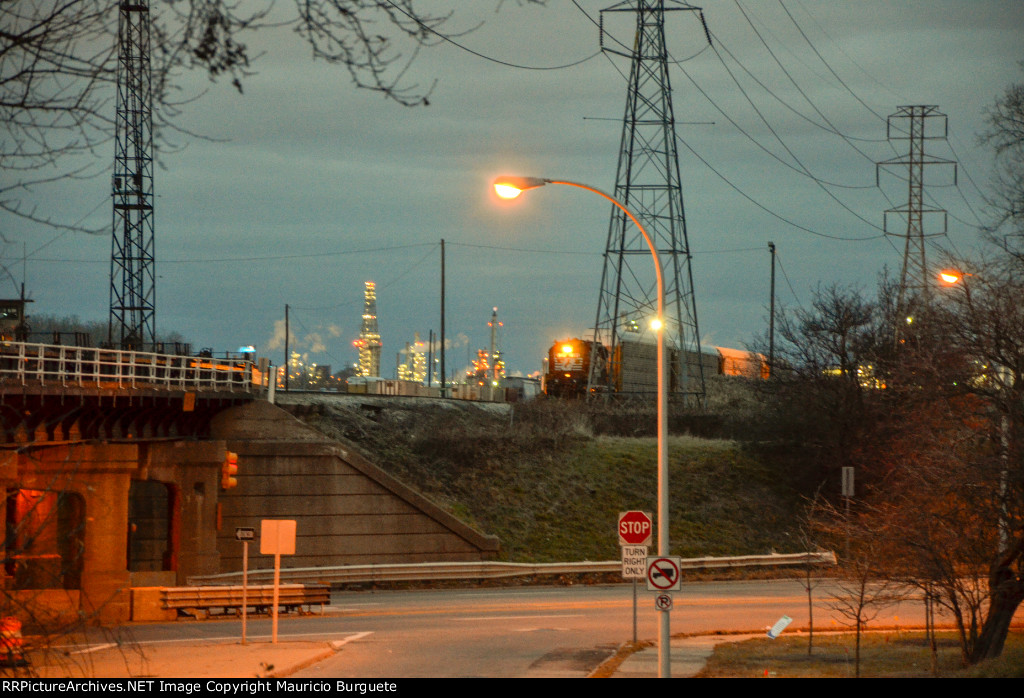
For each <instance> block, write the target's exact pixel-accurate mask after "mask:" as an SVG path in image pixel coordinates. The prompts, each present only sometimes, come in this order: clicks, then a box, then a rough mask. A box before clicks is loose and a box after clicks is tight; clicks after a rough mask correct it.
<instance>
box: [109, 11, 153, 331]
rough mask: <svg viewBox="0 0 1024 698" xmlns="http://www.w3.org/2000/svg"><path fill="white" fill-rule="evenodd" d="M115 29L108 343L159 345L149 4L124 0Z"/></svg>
mask: <svg viewBox="0 0 1024 698" xmlns="http://www.w3.org/2000/svg"><path fill="white" fill-rule="evenodd" d="M118 7H119V15H118V26H117V43H118V48H117V115H116V123H115V137H114V148H115V151H114V177H113V197H114V224H113V245H112V251H111V258H110V324H109V327H108V335H107V340H108V341H109V342H110V344H112V345H119V346H122V347H139V348H141V347H143V346H145V345H146V344H149V345H153V344H154V343H155V342H156V329H155V316H156V283H155V279H156V270H155V261H154V257H153V97H152V89H151V84H152V81H151V75H150V39H149V35H150V32H149V0H131V1H130V2H129V1H127V0H122V2H120V3H119V5H118Z"/></svg>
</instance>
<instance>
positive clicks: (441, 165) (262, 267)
mask: <svg viewBox="0 0 1024 698" xmlns="http://www.w3.org/2000/svg"><path fill="white" fill-rule="evenodd" d="M159 4H160V3H154V7H158V6H159ZM498 4H499V3H496V2H492V1H491V0H472V2H467V1H462V2H455V1H454V0H451V1H450V2H447V3H446V2H442V1H441V0H438V1H437V2H424V3H422V5H423V6H424V7H425V8H428V9H429V8H431V7H438V8H444V7H446V6H447V7H451V8H454V15H453V17H452V19H451V20H450V22H449V23H448V25H446V28H447V30H448V31H450V32H460V31H463V30H466V29H470V28H473V27H476V29H475V30H474V31H471V32H469V33H466V34H463V35H461V36H459V37H458V39H457V41H459V42H460V43H462V44H463V45H464V46H466V47H468V48H470V49H472V50H473V51H476V52H479V53H481V54H485V55H486V56H489V57H491V58H494V59H497V60H500V61H504V62H507V63H513V64H517V65H520V66H532V67H550V66H559V65H564V64H569V63H574V62H576V61H579V60H580V59H583V58H586V57H588V56H594V57H592V58H591V59H590V60H588V61H585V62H583V63H581V64H579V65H576V66H575V67H570V68H565V69H561V70H527V69H524V68H521V67H519V68H517V67H509V66H507V65H501V64H499V63H496V62H493V61H489V60H486V59H484V58H480V57H478V56H475V55H472V54H471V53H469V52H467V51H465V50H463V49H460V48H458V47H455V46H452V45H450V44H446V43H443V42H439V44H438V45H436V46H434V47H432V48H429V49H425V50H424V51H423V52H421V54H420V56H419V58H418V59H417V61H416V62H415V64H414V65H413V66H412V68H411V69H410V70H409V71H408V73H407V74H406V76H405V77H406V80H407V81H408V82H409V83H410V84H411V83H419V84H420V85H430V84H431V83H432V82H433V81H434V80H435V79H436V80H437V83H436V86H435V87H434V88H433V92H432V94H431V97H430V102H431V104H430V106H428V107H418V108H411V109H410V108H405V107H401V106H399V105H397V104H395V103H393V102H389V101H386V100H384V99H383V98H381V96H380V95H378V94H374V93H372V92H368V91H365V90H357V89H355V88H354V87H353V86H352V85H351V83H350V81H349V77H348V74H347V73H346V72H345V71H344V69H341V68H338V67H331V66H328V65H324V64H318V63H314V62H312V61H311V60H310V58H309V50H308V49H307V48H305V47H304V46H303V45H302V43H301V40H300V39H299V38H298V37H297V36H294V35H293V34H291V33H289V32H288V31H287V30H278V31H276V32H271V31H265V32H263V33H261V34H259V35H258V36H255V37H251V38H250V39H249V42H248V43H249V46H250V49H251V50H252V51H253V52H254V53H262V54H263V55H262V56H261V57H260V58H259V60H258V61H256V63H255V65H254V68H255V70H256V71H257V74H256V75H254V76H253V77H251V78H250V79H249V80H248V81H247V82H246V83H245V91H244V94H241V95H239V94H238V93H237V92H235V91H233V90H232V88H231V87H230V86H229V85H227V84H224V85H220V84H216V85H208V84H207V81H206V78H205V76H201V75H197V76H194V77H193V79H192V80H191V81H190V83H189V84H188V85H186V87H187V88H188V89H191V90H193V92H195V91H199V90H202V89H205V88H206V87H208V86H209V88H210V89H209V91H208V92H207V93H206V94H205V95H204V96H202V97H201V98H200V99H199V100H197V101H195V102H194V103H192V104H190V105H188V106H186V107H185V110H184V115H183V117H182V118H181V120H180V123H181V124H182V125H183V126H185V127H187V128H188V129H190V130H192V131H195V132H198V133H201V134H204V135H205V136H208V137H209V138H211V139H215V140H211V141H197V140H192V141H191V142H190V143H189V145H188V146H187V147H186V148H184V149H183V150H180V151H179V152H174V153H168V154H164V155H162V156H161V165H162V168H161V169H159V170H157V173H156V184H155V189H156V193H157V200H156V258H157V274H158V279H157V290H156V298H157V300H156V323H157V330H158V332H167V331H176V332H180V333H181V334H183V335H185V336H186V338H187V339H189V340H190V341H192V343H193V345H194V346H196V347H206V346H209V347H213V348H215V349H216V350H218V351H223V350H234V349H237V348H238V346H240V345H245V344H254V345H255V346H256V348H257V353H258V354H260V355H268V356H270V357H271V359H272V360H273V361H274V362H275V363H280V362H281V361H282V360H283V345H282V343H281V342H280V339H281V336H282V335H281V324H282V322H283V319H284V309H285V305H286V304H288V305H290V306H291V308H292V313H291V317H292V332H293V335H294V338H293V347H296V348H298V349H300V350H301V351H305V352H309V353H310V360H312V361H317V362H319V363H329V364H331V365H332V368H333V369H334V370H338V369H339V368H341V367H342V366H343V365H346V364H350V363H352V362H353V361H355V358H356V353H355V350H354V349H353V348H352V340H353V339H355V338H356V337H357V336H358V333H359V329H360V321H361V320H360V316H361V314H362V291H363V283H364V281H367V280H372V281H375V282H376V284H377V298H378V317H379V324H380V329H381V333H382V336H383V342H384V350H383V360H382V366H383V371H382V372H383V373H384V374H385V376H392V375H393V374H394V364H395V354H396V352H397V351H399V350H400V349H401V348H402V347H403V346H404V344H405V342H408V341H412V338H413V333H414V332H419V333H420V334H421V335H422V336H423V338H424V339H425V338H426V335H427V332H428V331H429V330H431V329H433V330H435V331H436V330H437V329H438V327H439V284H440V270H439V262H440V253H439V249H438V244H439V241H440V240H441V239H442V238H444V239H445V240H446V244H447V252H448V255H447V280H448V288H447V290H448V305H447V318H448V320H447V333H448V337H449V338H451V339H452V344H453V346H452V348H451V349H450V353H449V357H451V358H449V361H448V365H449V367H455V368H459V367H461V366H463V365H465V364H466V358H467V356H468V353H469V351H474V352H475V350H476V349H478V348H483V347H485V346H487V344H488V341H489V330H488V327H487V322H488V321H489V319H490V315H491V308H492V306H497V307H498V309H499V315H500V318H501V320H502V321H503V323H504V327H503V329H502V336H501V344H502V348H503V350H504V352H505V357H506V361H507V365H508V367H509V368H510V369H511V370H513V371H518V372H523V373H530V372H533V371H536V370H539V369H540V368H541V365H542V363H541V362H542V359H543V357H544V356H545V352H546V350H547V348H548V347H549V346H550V345H551V343H552V342H553V341H555V340H556V339H563V338H567V337H571V336H580V335H582V334H584V333H585V332H586V331H587V328H588V327H590V326H591V325H592V324H593V320H594V314H595V311H596V305H597V296H598V290H599V285H600V273H601V254H602V252H603V250H604V245H605V240H606V235H607V226H608V216H609V207H608V206H607V205H606V204H605V203H604V202H602V201H601V200H600V199H598V198H597V197H595V196H593V195H591V194H587V193H586V192H582V191H579V190H574V189H569V188H565V187H561V188H554V187H552V188H547V189H545V190H542V191H539V192H532V193H531V194H530V195H529V196H528V197H524V198H523V199H522V200H521V201H519V202H518V203H517V204H516V205H514V206H509V205H504V204H499V203H498V202H496V201H495V199H494V197H493V196H492V194H491V192H490V187H489V183H490V181H491V179H492V178H493V177H494V176H496V175H498V174H504V173H516V174H529V175H538V176H545V177H564V178H567V179H573V180H578V181H582V182H586V183H588V184H591V185H593V186H596V187H599V188H603V189H606V190H608V191H610V190H611V189H612V188H613V187H614V177H615V169H616V158H617V148H618V144H619V139H620V135H621V117H622V112H623V107H624V100H625V93H626V79H625V78H624V77H623V76H624V75H628V68H629V66H628V62H627V61H625V59H622V58H618V57H614V56H612V57H610V58H609V57H608V56H605V55H594V54H598V52H599V47H598V31H597V28H596V26H595V24H594V23H593V22H592V21H591V20H590V19H588V16H587V14H589V16H590V18H593V19H595V20H596V18H597V17H598V11H599V10H600V9H602V8H604V7H607V6H609V5H611V4H612V2H611V0H601V1H596V0H578V5H579V6H580V7H581V8H582V10H585V11H586V13H587V14H584V12H583V11H582V10H581V9H580V8H579V7H576V6H575V4H574V3H572V2H569V1H568V0H550V2H549V3H548V6H547V7H537V6H533V5H519V4H517V3H515V2H508V1H506V2H503V3H500V5H501V7H500V11H499V12H497V13H496V12H495V7H496V6H497V5H498ZM703 8H704V14H705V18H706V20H707V25H708V28H709V29H710V31H711V33H712V35H713V38H714V40H715V41H714V47H713V48H708V47H707V41H706V39H705V38H704V32H703V29H702V27H701V25H700V22H699V20H698V19H697V18H696V17H695V16H693V14H692V13H687V12H677V13H672V14H671V16H670V17H669V18H668V20H667V30H668V34H669V39H668V44H669V46H668V49H669V52H670V54H671V55H672V57H673V59H674V60H675V61H677V62H678V63H677V64H674V65H673V66H672V68H671V80H672V88H673V95H674V101H675V115H676V119H677V121H678V124H677V133H678V135H679V137H680V139H681V142H682V144H681V145H680V154H679V157H680V169H681V173H682V182H683V190H684V199H685V207H686V218H687V227H688V231H689V242H690V246H691V249H692V251H693V253H694V254H693V261H692V265H693V276H694V287H695V294H696V299H697V314H698V321H699V324H700V330H701V334H702V341H703V343H705V344H710V345H721V346H728V347H738V348H742V347H744V346H745V345H747V344H748V343H749V342H750V341H751V339H752V338H753V337H754V336H755V335H758V334H760V333H762V332H764V330H765V327H766V322H767V319H766V318H767V305H768V289H769V271H770V267H769V255H768V250H767V243H768V241H769V240H771V241H774V242H775V244H776V245H777V249H778V260H779V263H780V272H779V277H778V284H777V295H778V299H779V301H780V302H781V303H782V304H783V305H786V306H796V305H799V304H807V303H808V302H809V300H810V298H811V293H812V290H813V289H814V288H815V287H816V286H817V285H818V284H830V283H833V282H838V283H843V284H853V283H860V284H861V285H863V286H865V287H869V288H870V287H871V286H873V284H874V282H875V279H876V277H877V275H878V273H879V272H880V271H881V270H882V269H883V267H885V266H888V267H889V268H890V269H892V270H895V271H897V272H898V270H899V266H900V262H901V253H902V244H901V240H900V239H899V238H893V237H889V238H888V239H887V238H886V237H885V236H883V235H882V234H881V230H880V227H881V225H882V215H883V211H884V210H885V209H887V208H891V207H893V206H894V205H895V206H899V205H901V204H904V203H905V202H906V184H905V182H903V181H902V180H900V179H899V178H898V177H897V176H895V175H891V176H883V178H882V186H881V189H879V188H876V187H875V169H876V168H875V166H874V164H873V162H875V161H880V160H884V159H887V158H892V157H894V155H895V154H896V153H894V151H893V150H892V149H891V147H890V146H889V144H888V143H887V142H886V141H885V137H886V124H885V117H886V116H887V115H889V114H891V113H893V112H894V111H896V108H897V107H898V106H903V105H936V106H938V107H939V109H940V110H941V111H942V112H943V113H945V114H946V115H948V124H949V134H950V138H949V141H948V143H947V142H943V141H930V142H929V143H928V152H930V153H931V154H933V155H935V156H938V157H942V158H949V159H955V160H957V161H958V162H959V165H960V170H959V179H958V186H950V184H951V179H952V178H951V176H950V174H951V173H950V171H949V170H948V169H943V168H934V171H933V172H930V173H929V182H933V183H934V185H935V186H930V187H928V189H927V194H926V196H927V199H928V202H929V203H930V204H931V205H934V206H938V207H942V208H945V209H947V210H948V211H949V213H950V218H949V234H948V236H947V237H945V238H934V239H933V240H932V241H933V242H934V243H935V245H941V246H946V247H953V248H955V249H958V250H960V251H962V252H965V253H966V252H969V251H970V250H971V249H972V247H974V246H975V244H976V242H977V226H978V225H979V223H980V222H981V221H983V220H985V218H986V214H985V210H984V204H983V201H982V198H981V193H980V192H979V188H980V190H981V192H984V191H985V189H986V188H987V186H988V181H989V167H990V162H991V159H990V154H989V153H988V151H987V150H986V149H985V148H984V147H981V146H979V145H978V144H977V134H978V132H979V131H980V130H982V129H983V128H984V112H985V109H986V108H987V107H988V106H989V105H991V104H992V103H993V101H994V100H995V99H996V98H997V97H998V96H999V95H1000V94H1001V93H1002V91H1003V90H1004V89H1005V88H1006V87H1007V86H1008V85H1009V84H1010V83H1012V82H1014V81H1020V80H1024V73H1022V72H1021V69H1020V67H1019V66H1018V62H1019V61H1020V60H1022V59H1024V2H1020V0H992V1H984V0H958V1H945V2H943V1H940V0H921V1H919V2H905V1H890V0H885V1H875V0H856V1H853V0H849V1H838V0H835V1H833V0H814V1H810V0H783V1H782V2H768V1H766V0H764V1H761V0H758V1H754V0H744V2H742V3H736V2H721V1H719V2H709V3H705V4H704V5H703ZM786 10H788V12H789V14H791V15H792V19H791V18H790V17H789V16H788V15H787V12H786ZM744 13H745V15H746V16H744ZM748 19H749V22H748ZM794 20H795V22H794ZM481 22H483V24H482V25H480V23H481ZM478 25H479V26H478ZM752 25H753V26H752ZM755 28H756V33H755ZM606 29H607V31H608V32H609V34H610V35H612V36H614V37H616V38H618V39H620V40H622V41H624V42H626V43H629V42H630V41H631V35H632V28H631V27H627V26H626V25H625V24H622V23H621V22H620V23H618V24H614V23H611V22H609V23H608V24H607V25H606ZM762 40H763V41H764V43H762ZM765 43H766V44H767V46H768V48H766V47H765ZM769 48H770V50H771V53H769V50H768V49H769ZM776 61H778V63H777V62H776ZM779 63H781V64H782V67H780V65H779ZM783 68H784V69H785V71H784V70H783ZM748 71H749V72H748ZM837 76H838V77H837ZM754 78H756V79H757V80H758V81H760V82H761V83H763V84H764V85H765V86H767V87H768V88H769V89H770V90H771V93H769V92H767V91H766V90H765V88H764V87H762V86H760V85H758V84H757V83H756V82H755V81H754ZM840 80H841V82H840ZM737 83H738V84H737ZM755 107H756V109H755ZM826 117H827V119H828V123H830V124H831V126H830V125H828V124H827V123H826V122H825V118H826ZM762 119H763V120H762ZM765 121H767V123H768V124H769V125H770V128H769V126H768V125H766V123H765ZM704 122H713V124H707V123H704ZM740 129H742V131H741V130H740ZM744 131H745V132H746V133H744ZM836 131H838V132H839V133H838V134H837V133H836ZM840 134H841V135H840ZM897 147H898V148H905V142H902V143H900V144H898V145H897ZM691 149H692V150H691ZM109 150H110V154H109V158H107V156H106V154H104V153H97V156H96V157H97V158H98V159H99V160H100V161H101V162H102V161H103V160H105V159H108V160H109V161H110V162H112V160H113V144H112V143H111V144H110V148H109ZM803 168H806V170H807V171H810V173H812V175H813V176H814V178H812V177H809V176H807V175H806V174H802V173H801V172H799V171H798V170H801V169H803ZM815 178H816V179H815ZM816 180H817V181H816ZM33 196H35V197H36V199H35V202H36V204H37V206H38V208H39V211H40V212H43V211H46V212H52V214H53V215H54V216H55V217H60V218H62V219H63V220H66V221H72V222H74V221H79V220H81V221H82V222H83V223H84V224H85V225H89V226H98V227H100V226H109V225H110V220H111V201H110V195H109V175H104V176H98V177H96V178H93V179H90V180H86V181H82V182H73V183H66V182H65V183H62V184H60V185H57V186H54V187H50V188H49V189H38V190H36V191H34V192H33ZM887 197H888V198H887ZM0 225H3V226H4V230H3V232H4V233H5V234H6V235H7V237H8V239H10V240H11V241H12V243H11V244H9V245H7V246H6V247H5V248H4V250H3V253H4V260H3V263H4V264H5V265H6V266H7V268H8V269H9V270H10V271H11V272H12V274H13V277H14V278H15V279H16V280H17V282H19V283H20V281H21V279H22V269H23V266H22V261H21V259H20V258H21V256H22V250H23V249H24V250H26V251H28V252H29V253H30V254H29V258H28V260H27V264H26V265H25V266H24V268H25V269H26V279H25V281H26V284H27V290H28V293H29V294H30V297H31V298H33V299H34V300H35V303H34V304H33V305H32V307H31V311H33V312H36V313H47V314H55V315H70V314H75V315H78V316H79V317H81V318H82V319H102V320H105V319H106V317H107V314H108V310H109V283H110V281H109V274H110V236H109V234H106V235H102V236H88V235H84V234H64V235H60V233H59V232H56V231H53V230H51V229H47V228H44V227H41V226H32V225H28V224H26V223H24V222H20V221H17V220H13V219H10V218H5V219H2V220H0ZM896 227H897V228H898V226H896ZM826 236H827V237H826ZM47 243H49V244H47ZM928 254H929V255H930V256H931V259H937V254H938V253H937V250H936V247H935V246H932V245H930V246H929V248H928ZM4 283H6V282H4ZM9 286H10V285H9ZM10 288H14V286H10ZM9 292H12V293H13V292H14V291H9Z"/></svg>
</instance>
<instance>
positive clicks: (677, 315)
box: [589, 0, 710, 403]
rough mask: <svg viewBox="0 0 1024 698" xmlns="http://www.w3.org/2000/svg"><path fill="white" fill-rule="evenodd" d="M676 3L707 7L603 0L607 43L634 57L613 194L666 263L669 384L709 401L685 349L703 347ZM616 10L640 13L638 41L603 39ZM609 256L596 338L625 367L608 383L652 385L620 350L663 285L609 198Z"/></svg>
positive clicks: (658, 0) (635, 388)
mask: <svg viewBox="0 0 1024 698" xmlns="http://www.w3.org/2000/svg"><path fill="white" fill-rule="evenodd" d="M671 10H686V11H698V12H699V10H700V8H697V7H693V6H691V5H686V4H684V3H674V4H673V5H672V6H670V7H668V8H666V7H665V1H664V0H627V1H626V2H620V3H618V4H616V5H613V6H612V7H609V8H607V9H605V10H602V14H601V25H602V34H601V48H602V49H603V50H605V51H609V52H611V53H615V54H618V55H620V56H624V57H626V58H629V59H630V60H631V63H632V65H631V68H630V74H629V86H628V88H627V92H626V110H625V115H624V117H623V125H622V140H621V144H620V147H619V162H618V168H617V171H616V175H615V194H614V195H615V198H616V199H618V200H619V201H621V202H622V203H623V204H625V206H626V207H627V208H628V209H630V210H631V211H632V212H633V213H634V214H635V215H636V217H637V219H638V220H639V221H640V223H641V224H642V225H643V226H644V227H645V228H646V229H647V231H648V233H650V235H651V237H652V239H653V240H654V244H655V246H656V247H657V249H658V254H659V255H660V256H661V260H662V265H663V266H664V270H663V273H664V277H665V315H666V317H665V322H666V328H665V339H666V348H667V349H668V350H669V351H670V355H671V356H674V357H678V358H676V359H673V360H672V364H673V365H672V366H671V374H672V383H673V385H672V391H673V392H674V393H675V394H677V395H678V394H680V393H682V394H684V395H688V396H690V397H691V398H694V399H695V400H696V401H697V402H698V403H703V399H704V392H705V391H704V373H703V367H702V366H701V365H700V363H701V362H700V361H699V360H697V361H696V362H694V363H695V364H696V365H695V366H692V367H688V366H687V364H688V363H689V362H688V361H687V359H686V356H687V354H686V352H687V351H693V352H696V353H697V356H698V357H699V355H700V332H699V330H698V326H697V305H696V300H695V298H694V293H693V275H692V272H691V269H690V246H689V242H688V240H687V236H686V216H685V212H684V209H683V192H682V186H681V183H680V177H679V157H678V153H677V150H676V132H675V116H674V113H673V108H672V88H671V85H670V83H669V75H668V53H667V51H666V47H665V12H666V11H671ZM615 12H632V13H635V14H636V33H635V36H634V39H633V42H632V45H631V46H629V45H625V44H617V45H616V46H612V47H606V46H605V41H604V31H603V26H604V17H605V13H615ZM701 21H702V22H703V16H702V15H701ZM705 30H706V27H705ZM709 41H710V38H709ZM604 260H605V262H604V271H603V272H602V276H601V293H600V296H599V298H598V303H597V317H596V320H595V323H594V328H595V329H594V333H595V336H594V339H595V340H596V341H599V342H602V343H603V344H605V345H607V346H608V347H609V349H610V353H611V360H612V362H613V368H614V367H615V365H616V364H617V368H618V370H612V371H609V372H608V381H609V385H607V386H602V387H605V388H606V389H607V390H608V391H609V392H610V391H611V389H612V388H613V387H614V386H613V385H611V383H612V382H613V381H614V380H615V379H616V375H617V376H618V378H619V380H620V381H621V382H622V385H620V386H619V389H620V391H621V392H627V393H628V392H651V393H653V391H654V385H653V384H650V385H646V384H644V383H643V382H635V383H633V384H632V385H631V386H627V385H626V383H627V378H626V376H624V375H623V368H624V362H623V358H624V357H625V354H626V352H627V350H630V349H631V347H636V346H637V344H636V343H635V342H629V341H627V342H623V338H624V337H628V335H629V334H630V333H633V334H634V336H637V334H639V333H640V332H641V331H642V328H646V327H647V325H648V323H649V322H650V320H651V319H652V318H653V317H654V316H655V314H656V312H657V311H656V308H657V297H656V294H657V291H656V282H655V275H654V269H653V267H652V265H651V258H650V250H649V249H648V247H647V245H646V244H645V242H644V239H643V236H642V235H641V233H640V231H639V230H637V229H636V227H635V226H633V225H632V223H631V222H630V221H629V219H628V218H627V216H626V215H625V214H624V213H622V212H621V211H620V210H619V209H618V208H616V207H613V208H612V213H611V220H610V223H609V226H608V242H607V245H606V246H605V254H604ZM595 364H596V362H591V368H592V371H591V376H590V378H589V382H590V387H591V388H592V389H593V388H595V387H598V386H597V383H598V382H599V381H600V380H601V379H600V378H599V377H597V376H596V375H595V371H594V370H593V369H594V365H595ZM691 373H692V375H691Z"/></svg>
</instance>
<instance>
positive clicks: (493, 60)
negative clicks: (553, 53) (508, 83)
mask: <svg viewBox="0 0 1024 698" xmlns="http://www.w3.org/2000/svg"><path fill="white" fill-rule="evenodd" d="M384 1H385V2H386V3H387V4H388V5H390V6H391V7H393V8H394V9H395V10H396V11H398V12H400V13H401V14H403V15H405V16H406V17H408V18H409V19H410V20H412V21H413V22H415V23H416V24H418V25H419V26H420V28H422V29H423V30H424V31H427V32H429V33H431V34H433V35H434V36H436V37H437V38H439V39H441V40H443V41H446V42H447V43H449V44H451V45H452V46H455V47H456V48H459V49H462V50H463V51H465V52H466V53H469V54H471V55H474V56H476V57H477V58H482V59H484V60H486V61H490V62H491V63H497V64H498V65H503V66H506V67H508V68H518V69H520V70H563V69H565V68H573V67H575V66H577V65H581V64H583V63H586V62H587V61H589V60H591V59H593V58H597V56H599V55H600V54H601V52H600V51H597V52H595V53H592V54H591V55H589V56H587V57H586V58H581V59H579V60H577V61H572V62H570V63H565V64H562V65H543V66H537V65H522V64H520V63H512V62H510V61H503V60H501V59H499V58H495V57H493V56H488V55H487V54H484V53H480V52H479V51H474V50H473V49H471V48H469V47H468V46H466V45H464V44H460V43H459V42H458V41H455V39H453V38H452V37H451V36H450V35H447V34H442V33H441V32H439V31H437V30H436V29H434V28H433V27H431V26H430V25H428V24H426V23H424V22H423V21H422V20H421V19H420V18H419V17H417V16H416V15H414V14H411V13H409V12H407V11H406V10H405V9H404V8H402V7H400V6H399V5H397V4H395V3H394V2H392V0H384Z"/></svg>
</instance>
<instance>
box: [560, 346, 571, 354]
mask: <svg viewBox="0 0 1024 698" xmlns="http://www.w3.org/2000/svg"><path fill="white" fill-rule="evenodd" d="M562 353H563V354H571V353H572V345H571V344H564V345H562Z"/></svg>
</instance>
